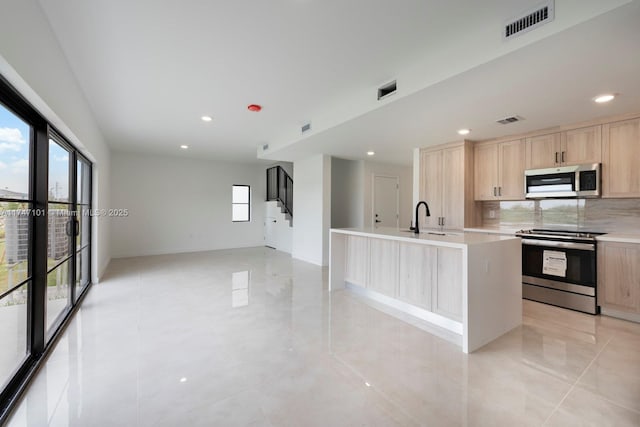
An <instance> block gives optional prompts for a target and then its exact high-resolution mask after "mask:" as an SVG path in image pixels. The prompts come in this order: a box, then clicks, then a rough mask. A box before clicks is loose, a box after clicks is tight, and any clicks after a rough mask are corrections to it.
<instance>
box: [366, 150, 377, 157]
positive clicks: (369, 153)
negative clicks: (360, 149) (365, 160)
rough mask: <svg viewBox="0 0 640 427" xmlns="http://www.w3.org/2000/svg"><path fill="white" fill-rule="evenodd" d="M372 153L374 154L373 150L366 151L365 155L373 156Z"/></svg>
mask: <svg viewBox="0 0 640 427" xmlns="http://www.w3.org/2000/svg"><path fill="white" fill-rule="evenodd" d="M374 154H376V152H375V151H367V156H373V155H374Z"/></svg>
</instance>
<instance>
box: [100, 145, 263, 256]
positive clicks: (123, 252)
mask: <svg viewBox="0 0 640 427" xmlns="http://www.w3.org/2000/svg"><path fill="white" fill-rule="evenodd" d="M111 165H112V202H113V206H114V207H115V208H122V209H128V210H129V216H128V217H126V218H113V219H112V230H113V233H112V248H113V256H114V257H116V258H119V257H130V256H139V255H154V254H167V253H179V252H195V251H204V250H213V249H224V248H240V247H250V246H263V245H264V221H263V216H264V200H265V173H264V166H259V165H255V164H240V163H229V162H225V163H218V162H213V161H207V160H200V159H192V158H184V157H168V156H159V155H147V154H139V153H128V152H121V151H114V152H113V157H112V164H111ZM233 184H247V185H250V186H251V202H252V215H251V222H235V223H234V222H232V221H231V187H232V185H233Z"/></svg>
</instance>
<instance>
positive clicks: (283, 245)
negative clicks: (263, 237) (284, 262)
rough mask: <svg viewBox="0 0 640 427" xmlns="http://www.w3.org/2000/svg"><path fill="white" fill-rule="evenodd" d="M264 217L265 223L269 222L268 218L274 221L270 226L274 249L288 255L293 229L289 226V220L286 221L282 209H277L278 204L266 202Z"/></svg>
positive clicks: (291, 243)
mask: <svg viewBox="0 0 640 427" xmlns="http://www.w3.org/2000/svg"><path fill="white" fill-rule="evenodd" d="M264 216H265V221H268V220H270V218H274V219H275V220H276V222H275V223H273V225H272V227H273V228H272V230H273V240H274V241H273V243H274V247H275V249H277V250H279V251H282V252H286V253H288V254H290V253H291V246H292V245H293V227H291V226H290V225H289V224H290V222H289V220H287V219H286V217H285V215H284V213H282V209H281V208H280V207H278V202H276V201H271V202H266V203H265V214H264ZM265 227H266V224H265ZM265 234H266V233H265Z"/></svg>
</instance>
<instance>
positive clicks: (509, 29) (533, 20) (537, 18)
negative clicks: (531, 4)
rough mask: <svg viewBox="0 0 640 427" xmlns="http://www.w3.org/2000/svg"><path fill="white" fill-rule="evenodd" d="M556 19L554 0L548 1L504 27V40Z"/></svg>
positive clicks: (510, 21)
mask: <svg viewBox="0 0 640 427" xmlns="http://www.w3.org/2000/svg"><path fill="white" fill-rule="evenodd" d="M554 18H555V7H554V0H548V1H546V2H544V3H543V4H541V5H539V6H538V7H536V8H535V9H533V10H529V11H527V12H525V13H524V14H522V15H520V16H517V17H515V18H513V19H511V20H509V21H508V22H507V23H506V24H505V26H504V30H503V32H502V38H503V39H504V40H509V39H511V38H513V37H515V36H519V35H521V34H524V33H526V32H528V31H531V30H533V29H535V28H538V27H540V26H542V25H544V24H546V23H548V22H551V21H553V19H554Z"/></svg>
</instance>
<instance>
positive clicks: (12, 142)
mask: <svg viewBox="0 0 640 427" xmlns="http://www.w3.org/2000/svg"><path fill="white" fill-rule="evenodd" d="M30 151H31V126H29V125H28V124H26V123H25V122H23V121H22V120H20V118H18V116H16V115H15V114H13V113H12V112H11V111H9V110H7V109H6V108H5V107H4V105H2V104H0V183H1V187H2V188H1V189H0V197H2V198H5V199H28V198H29V153H30Z"/></svg>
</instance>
